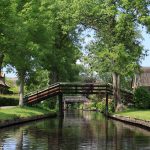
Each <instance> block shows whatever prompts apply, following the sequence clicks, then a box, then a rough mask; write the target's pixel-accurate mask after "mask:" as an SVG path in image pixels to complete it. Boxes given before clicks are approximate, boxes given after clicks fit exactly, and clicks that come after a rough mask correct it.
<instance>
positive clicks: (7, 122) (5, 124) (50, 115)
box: [0, 112, 57, 128]
mask: <svg viewBox="0 0 150 150" xmlns="http://www.w3.org/2000/svg"><path fill="white" fill-rule="evenodd" d="M54 117H57V113H56V112H50V113H48V114H44V115H37V116H32V117H25V118H16V119H13V120H5V121H3V122H0V128H5V127H9V126H12V125H17V124H23V123H26V122H31V121H36V120H40V119H44V118H54Z"/></svg>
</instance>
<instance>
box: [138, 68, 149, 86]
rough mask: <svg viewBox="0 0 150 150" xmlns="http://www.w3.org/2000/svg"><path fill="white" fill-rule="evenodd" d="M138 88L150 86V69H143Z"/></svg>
mask: <svg viewBox="0 0 150 150" xmlns="http://www.w3.org/2000/svg"><path fill="white" fill-rule="evenodd" d="M138 86H150V67H142V68H141V73H140V75H139V78H138Z"/></svg>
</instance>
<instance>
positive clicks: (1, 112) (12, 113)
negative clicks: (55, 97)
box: [0, 107, 55, 121]
mask: <svg viewBox="0 0 150 150" xmlns="http://www.w3.org/2000/svg"><path fill="white" fill-rule="evenodd" d="M54 113H55V111H50V110H45V109H40V108H33V107H23V108H21V107H14V108H8V109H0V121H5V120H14V119H18V118H30V117H34V116H40V115H46V114H54Z"/></svg>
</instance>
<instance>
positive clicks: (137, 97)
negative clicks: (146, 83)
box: [134, 87, 150, 109]
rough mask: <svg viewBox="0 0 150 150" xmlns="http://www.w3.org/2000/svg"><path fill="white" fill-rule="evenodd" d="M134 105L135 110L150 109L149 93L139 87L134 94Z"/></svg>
mask: <svg viewBox="0 0 150 150" xmlns="http://www.w3.org/2000/svg"><path fill="white" fill-rule="evenodd" d="M134 105H135V107H136V108H142V109H149V108H150V91H149V90H148V89H146V88H144V87H139V88H137V89H136V90H135V92H134Z"/></svg>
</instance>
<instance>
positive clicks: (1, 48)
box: [0, 0, 15, 75]
mask: <svg viewBox="0 0 150 150" xmlns="http://www.w3.org/2000/svg"><path fill="white" fill-rule="evenodd" d="M13 4H14V3H13V2H12V1H10V0H8V1H5V0H1V1H0V75H1V70H2V65H3V61H4V57H5V53H6V52H7V50H8V49H9V48H10V42H9V40H10V39H11V34H13V26H14V24H15V19H14V18H15V15H14V9H13V8H14V6H13ZM10 33H11V34H10Z"/></svg>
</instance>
